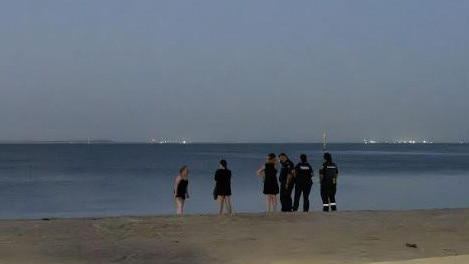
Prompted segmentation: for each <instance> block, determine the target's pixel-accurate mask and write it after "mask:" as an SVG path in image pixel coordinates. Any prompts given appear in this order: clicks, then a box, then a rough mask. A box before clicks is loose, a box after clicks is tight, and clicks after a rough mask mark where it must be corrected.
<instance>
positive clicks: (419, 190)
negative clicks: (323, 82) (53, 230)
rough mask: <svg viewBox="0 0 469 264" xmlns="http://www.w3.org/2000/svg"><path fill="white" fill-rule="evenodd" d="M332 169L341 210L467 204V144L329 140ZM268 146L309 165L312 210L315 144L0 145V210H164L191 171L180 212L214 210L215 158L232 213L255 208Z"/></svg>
mask: <svg viewBox="0 0 469 264" xmlns="http://www.w3.org/2000/svg"><path fill="white" fill-rule="evenodd" d="M329 151H330V152H331V153H332V154H333V156H334V157H335V160H336V162H337V163H338V165H339V169H340V176H339V177H340V178H339V186H338V206H339V209H340V210H383V209H385V210H388V209H390V210H407V209H431V208H456V207H469V195H468V188H469V145H464V144H427V145H392V144H389V145H387V144H384V145H380V144H376V145H363V144H331V145H329ZM269 152H275V153H280V152H285V153H287V154H288V155H289V156H290V157H291V159H292V160H293V161H294V162H295V163H296V162H297V161H298V156H299V154H301V153H306V154H308V156H309V157H310V162H311V164H312V165H313V166H314V168H315V172H316V175H315V179H314V181H315V184H314V186H313V190H312V194H311V199H312V208H313V211H319V209H320V207H321V204H322V203H321V201H320V197H319V188H318V187H319V185H318V184H317V182H318V179H317V171H318V168H319V166H320V164H321V156H322V150H321V145H319V144H188V145H169V144H168V145H165V144H163V145H159V144H157V145H150V144H103V145H99V144H90V145H86V144H1V145H0V218H3V219H9V218H41V217H83V216H114V215H147V214H152V215H153V214H172V213H173V212H174V208H173V207H174V202H173V198H172V188H173V181H174V177H175V176H176V175H177V172H178V169H179V167H180V166H181V165H183V164H187V165H188V166H189V167H190V169H191V173H190V192H191V198H190V199H189V200H188V201H187V207H186V212H187V213H215V212H216V204H215V202H214V200H213V198H212V196H211V192H212V188H213V173H214V171H215V170H216V169H217V167H218V160H219V159H220V158H224V159H227V160H228V163H229V167H230V169H231V170H232V171H233V182H232V185H233V197H232V200H233V206H234V209H235V211H236V212H262V211H263V210H264V198H263V195H262V182H261V180H260V179H259V178H257V177H256V176H255V171H256V170H257V169H258V168H259V166H260V165H261V164H262V163H263V162H264V160H265V156H266V154H267V153H269Z"/></svg>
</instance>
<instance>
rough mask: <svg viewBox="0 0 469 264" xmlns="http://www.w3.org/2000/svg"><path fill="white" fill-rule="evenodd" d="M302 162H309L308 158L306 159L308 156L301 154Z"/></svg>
mask: <svg viewBox="0 0 469 264" xmlns="http://www.w3.org/2000/svg"><path fill="white" fill-rule="evenodd" d="M300 160H301V162H307V161H308V158H307V157H306V154H301V155H300Z"/></svg>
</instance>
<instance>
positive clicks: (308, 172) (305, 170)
mask: <svg viewBox="0 0 469 264" xmlns="http://www.w3.org/2000/svg"><path fill="white" fill-rule="evenodd" d="M313 175H314V173H313V168H312V167H311V165H310V164H309V163H308V159H307V157H306V155H305V154H301V156H300V162H299V163H298V164H297V165H296V167H295V203H294V204H293V211H298V207H299V206H300V197H301V194H303V212H308V211H309V193H310V192H311V187H312V186H313V179H312V178H313Z"/></svg>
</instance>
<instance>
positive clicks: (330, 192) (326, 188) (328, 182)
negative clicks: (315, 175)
mask: <svg viewBox="0 0 469 264" xmlns="http://www.w3.org/2000/svg"><path fill="white" fill-rule="evenodd" d="M319 175H320V178H321V198H322V204H323V211H324V212H329V207H330V209H331V210H332V211H337V204H336V201H335V193H336V190H337V177H338V176H339V169H338V168H337V165H336V164H335V163H334V162H332V156H331V154H330V153H324V163H323V164H322V169H321V170H320V171H319Z"/></svg>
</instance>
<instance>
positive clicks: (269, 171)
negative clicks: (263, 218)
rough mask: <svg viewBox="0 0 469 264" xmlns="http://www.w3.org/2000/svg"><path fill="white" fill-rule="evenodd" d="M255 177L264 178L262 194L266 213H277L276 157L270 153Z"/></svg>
mask: <svg viewBox="0 0 469 264" xmlns="http://www.w3.org/2000/svg"><path fill="white" fill-rule="evenodd" d="M257 176H259V177H261V176H264V191H263V192H264V194H265V203H266V207H267V212H272V211H273V212H276V211H277V194H278V193H279V186H278V181H277V157H276V156H275V154H274V153H270V154H269V155H268V157H267V162H266V163H265V164H264V165H263V166H262V167H261V168H260V169H259V170H258V171H257Z"/></svg>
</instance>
